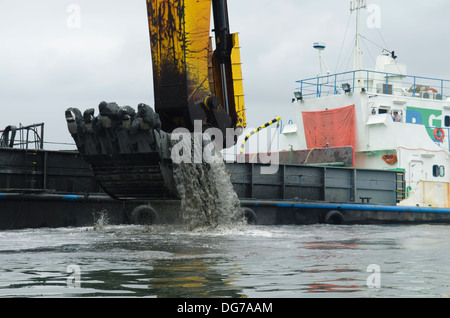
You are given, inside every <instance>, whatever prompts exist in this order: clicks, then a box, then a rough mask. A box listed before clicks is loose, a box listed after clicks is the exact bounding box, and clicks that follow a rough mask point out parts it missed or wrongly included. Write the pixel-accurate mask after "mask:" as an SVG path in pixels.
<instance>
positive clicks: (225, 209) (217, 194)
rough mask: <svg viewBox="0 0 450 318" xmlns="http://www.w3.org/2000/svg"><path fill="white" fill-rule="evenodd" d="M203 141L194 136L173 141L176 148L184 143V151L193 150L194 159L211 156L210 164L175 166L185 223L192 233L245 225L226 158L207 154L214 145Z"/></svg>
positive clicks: (192, 163)
mask: <svg viewBox="0 0 450 318" xmlns="http://www.w3.org/2000/svg"><path fill="white" fill-rule="evenodd" d="M189 137H190V138H189ZM201 140H203V138H201ZM201 140H200V141H199V138H194V135H193V134H190V136H186V135H184V137H183V138H181V139H180V140H179V141H172V145H175V144H177V143H183V147H182V149H183V150H184V151H186V149H190V150H191V153H190V154H191V156H190V158H199V157H200V158H203V157H204V155H206V156H208V158H207V159H208V160H206V159H205V158H203V160H201V163H195V162H193V161H189V162H180V163H178V164H174V166H173V175H174V179H175V182H176V183H177V190H178V193H179V195H180V197H181V208H182V211H181V219H182V220H183V222H184V224H185V225H187V226H188V228H189V229H191V230H192V229H197V228H201V227H213V228H216V227H217V226H219V225H229V224H239V223H242V222H243V221H244V219H243V212H242V209H241V206H240V202H239V199H238V196H237V194H236V192H235V191H234V188H233V185H232V183H231V181H230V173H229V171H228V169H227V167H226V165H225V163H224V160H223V158H222V155H221V154H220V152H219V151H215V150H214V149H212V152H209V151H208V150H206V151H204V150H205V149H209V148H207V147H208V145H209V143H210V142H211V141H210V140H209V141H203V142H202V141H201Z"/></svg>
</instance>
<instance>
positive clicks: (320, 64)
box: [313, 42, 329, 77]
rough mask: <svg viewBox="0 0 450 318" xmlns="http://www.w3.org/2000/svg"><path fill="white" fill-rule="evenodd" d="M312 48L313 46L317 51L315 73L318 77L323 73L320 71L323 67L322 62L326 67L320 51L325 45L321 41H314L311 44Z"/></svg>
mask: <svg viewBox="0 0 450 318" xmlns="http://www.w3.org/2000/svg"><path fill="white" fill-rule="evenodd" d="M313 48H315V49H316V50H317V51H318V52H319V72H318V73H317V77H320V76H322V73H323V72H322V69H323V67H322V64H325V66H326V67H327V69H328V65H327V64H326V63H325V61H324V60H323V58H322V51H323V50H325V48H326V45H325V43H323V42H315V43H314V44H313ZM328 73H329V71H328Z"/></svg>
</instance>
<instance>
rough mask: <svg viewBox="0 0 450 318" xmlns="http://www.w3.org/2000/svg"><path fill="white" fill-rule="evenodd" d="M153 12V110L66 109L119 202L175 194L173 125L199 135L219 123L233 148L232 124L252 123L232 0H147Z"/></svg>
mask: <svg viewBox="0 0 450 318" xmlns="http://www.w3.org/2000/svg"><path fill="white" fill-rule="evenodd" d="M147 13H148V24H149V30H150V47H151V52H152V65H153V82H154V96H155V105H154V107H153V108H152V107H150V106H148V105H146V104H139V105H138V107H137V110H135V109H134V108H132V107H130V106H119V105H117V104H116V103H111V102H109V103H107V102H101V103H100V105H99V107H98V108H99V114H98V115H94V113H95V111H94V109H92V108H90V109H87V110H85V111H84V112H83V113H82V112H81V111H80V110H79V109H77V108H68V109H67V110H66V113H65V115H66V121H67V125H68V129H69V131H70V133H71V135H72V137H73V139H74V140H75V143H76V145H77V148H78V150H79V152H80V154H81V155H82V156H83V157H84V158H85V160H86V161H87V162H88V163H89V164H90V165H91V167H92V169H93V171H94V174H95V176H96V178H97V180H98V181H99V183H100V185H101V186H102V188H103V189H104V191H105V192H106V193H108V194H109V195H110V196H112V197H114V198H117V199H146V200H147V199H161V198H168V197H176V196H177V193H176V186H175V185H174V180H173V173H172V158H171V150H172V144H171V140H170V139H171V138H170V134H171V133H172V132H173V130H174V129H177V128H186V129H188V130H189V131H190V132H193V131H194V128H196V127H198V123H201V127H202V129H203V130H205V129H207V128H211V127H214V128H218V129H220V131H221V132H222V135H223V136H224V140H223V141H225V145H227V146H229V145H234V144H235V143H236V140H237V134H236V133H234V134H231V135H232V136H229V137H230V138H231V137H232V138H233V139H232V140H230V139H229V138H227V129H230V128H231V129H235V131H243V128H245V127H246V119H245V106H244V93H243V85H242V72H241V61H240V56H239V39H238V35H237V34H231V33H230V27H229V22H228V10H227V1H226V0H147ZM211 13H212V14H211ZM211 15H212V16H213V19H214V29H213V33H214V35H215V36H214V39H215V41H214V42H215V43H213V40H212V38H211V36H210V32H211V21H210V20H211ZM213 44H215V45H213ZM213 46H215V49H213ZM228 135H229V134H228ZM230 141H231V142H230ZM219 142H220V140H219ZM223 144H224V143H223V142H222V145H223Z"/></svg>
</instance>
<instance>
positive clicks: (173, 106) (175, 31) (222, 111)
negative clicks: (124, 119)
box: [147, 0, 245, 136]
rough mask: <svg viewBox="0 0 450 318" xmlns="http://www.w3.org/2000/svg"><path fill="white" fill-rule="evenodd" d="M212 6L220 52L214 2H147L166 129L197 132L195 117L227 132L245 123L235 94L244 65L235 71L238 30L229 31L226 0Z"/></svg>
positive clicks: (158, 105) (158, 104)
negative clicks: (213, 35) (213, 45)
mask: <svg viewBox="0 0 450 318" xmlns="http://www.w3.org/2000/svg"><path fill="white" fill-rule="evenodd" d="M212 8H213V16H214V33H215V39H216V41H215V42H216V49H215V51H214V52H212V43H211V39H210V31H211V27H210V25H211V21H210V17H211V0H184V1H183V0H181V1H173V0H171V1H167V0H148V1H147V10H148V19H149V27H150V43H151V50H152V60H153V72H154V74H153V83H154V94H155V111H156V113H158V114H159V116H160V118H161V122H162V129H163V130H164V131H167V132H171V131H173V130H174V129H175V128H179V127H184V128H187V129H189V130H190V131H192V130H193V128H194V121H195V120H201V121H202V124H203V125H204V126H206V127H208V126H209V127H210V126H212V127H216V128H219V129H220V130H221V131H222V133H223V134H224V136H225V132H226V131H225V129H226V128H238V127H242V128H244V127H245V111H244V107H243V104H242V102H238V103H236V99H237V98H236V97H235V86H236V88H237V89H236V90H237V91H242V90H241V89H240V87H239V85H242V82H240V80H241V75H240V74H239V73H240V69H238V70H237V71H235V73H237V74H236V75H234V74H233V61H232V58H231V57H232V51H233V49H238V47H235V45H236V44H237V45H238V40H237V34H233V35H232V34H230V32H229V22H228V12H227V2H226V0H212ZM238 63H239V62H238ZM239 66H240V64H239ZM235 68H236V63H235ZM235 78H236V82H235V81H234V79H235ZM240 98H241V99H242V97H240Z"/></svg>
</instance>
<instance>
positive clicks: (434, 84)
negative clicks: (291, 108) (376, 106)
mask: <svg viewBox="0 0 450 318" xmlns="http://www.w3.org/2000/svg"><path fill="white" fill-rule="evenodd" d="M296 83H299V84H300V88H299V89H300V92H301V93H302V96H303V98H311V97H312V98H314V97H316V98H317V97H322V96H329V95H338V94H342V92H343V89H342V88H341V85H342V84H344V83H347V84H350V87H351V92H355V90H356V89H361V90H362V89H364V90H365V91H366V92H368V93H377V94H387V95H401V96H411V97H423V95H425V93H428V94H433V97H434V99H437V100H443V99H444V98H445V97H446V95H445V94H444V92H445V91H446V89H448V91H450V80H446V79H440V78H432V77H425V76H411V75H405V74H397V73H390V72H380V71H372V70H362V69H361V70H355V71H348V72H343V73H336V74H328V75H324V76H317V77H311V78H307V79H303V80H299V81H296ZM404 84H406V85H409V87H408V86H407V87H405V86H404ZM419 85H421V86H419ZM380 87H381V88H380ZM327 88H328V91H327ZM418 88H420V89H422V90H419V91H417V89H418ZM430 88H432V89H433V92H431V93H430V92H429V91H427V90H428V89H430ZM418 94H419V95H418Z"/></svg>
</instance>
